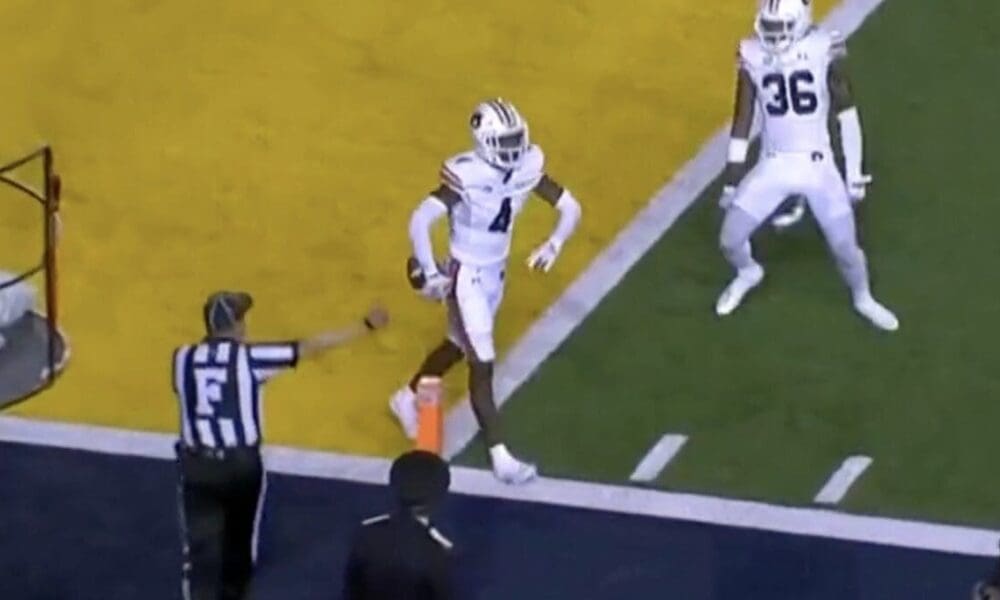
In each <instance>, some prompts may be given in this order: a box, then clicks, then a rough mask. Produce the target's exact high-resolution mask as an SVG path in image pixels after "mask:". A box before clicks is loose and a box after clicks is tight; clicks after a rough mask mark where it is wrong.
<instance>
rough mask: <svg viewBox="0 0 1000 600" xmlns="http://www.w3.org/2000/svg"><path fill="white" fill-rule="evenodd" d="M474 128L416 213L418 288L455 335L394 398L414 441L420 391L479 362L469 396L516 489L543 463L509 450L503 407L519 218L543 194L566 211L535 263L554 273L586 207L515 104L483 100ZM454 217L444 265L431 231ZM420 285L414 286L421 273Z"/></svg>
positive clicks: (498, 465) (499, 465) (502, 471)
mask: <svg viewBox="0 0 1000 600" xmlns="http://www.w3.org/2000/svg"><path fill="white" fill-rule="evenodd" d="M469 125H470V127H471V129H472V138H473V140H474V142H475V149H474V150H472V151H470V152H464V153H462V154H458V155H456V156H453V157H451V158H449V159H448V160H446V161H445V162H444V165H443V166H442V168H441V184H440V186H439V187H438V188H437V189H436V190H435V191H433V192H432V193H431V195H430V196H429V197H428V198H427V199H425V200H424V201H423V202H422V203H421V204H420V205H419V206H418V207H417V209H416V210H415V211H414V212H413V217H412V219H411V221H410V239H411V241H412V242H413V258H412V259H411V261H410V262H411V263H413V264H411V265H408V266H412V267H414V268H415V269H416V270H418V271H419V273H413V272H411V273H410V276H411V283H414V285H415V286H418V287H419V288H420V291H421V293H422V294H423V295H425V296H427V297H428V298H431V299H433V300H445V301H446V302H447V306H448V333H447V336H446V338H445V340H444V341H443V342H441V344H440V345H439V346H438V347H437V348H435V349H434V350H433V351H432V352H431V353H430V354H428V355H427V357H426V358H425V359H424V362H423V364H421V365H420V368H419V369H418V370H417V373H416V374H415V375H414V376H413V378H412V379H411V381H410V383H409V385H407V386H406V387H404V388H402V389H401V390H400V391H398V392H397V393H396V394H395V395H394V396H393V397H392V399H391V400H390V403H389V405H390V408H391V410H392V412H393V413H394V414H395V415H396V417H397V418H398V419H399V421H400V423H401V424H402V426H403V430H404V431H405V432H406V434H407V436H408V437H410V438H414V437H415V436H416V432H417V426H418V423H417V410H416V405H415V393H414V390H415V389H416V384H417V382H418V381H419V380H420V378H421V377H423V376H427V375H433V376H440V375H442V374H444V373H445V372H446V371H448V370H449V369H450V368H451V367H453V366H454V365H455V364H457V363H458V362H459V361H460V360H461V359H462V357H463V356H464V357H465V358H466V359H467V360H468V363H469V397H470V399H471V403H472V408H473V411H474V412H475V414H476V418H477V420H478V421H479V425H480V427H481V428H482V430H483V435H484V436H485V439H486V443H487V445H488V447H489V453H490V459H491V461H492V464H493V472H494V474H495V475H496V476H497V478H499V479H500V480H502V481H505V482H507V483H524V482H526V481H529V480H531V479H533V478H534V477H535V476H536V474H537V473H536V469H535V467H534V465H531V464H527V463H524V462H521V461H520V460H518V459H516V458H514V456H513V455H511V453H510V452H509V451H508V449H507V446H506V445H505V443H504V436H503V433H502V431H501V427H500V414H499V412H498V411H497V408H496V404H495V403H494V401H493V362H494V360H495V358H496V350H495V349H494V346H493V325H494V318H495V315H496V312H497V309H498V308H499V307H500V301H501V299H502V298H503V291H504V271H505V269H506V266H507V255H508V254H509V252H510V244H511V235H512V233H513V226H514V220H515V218H516V217H517V215H518V213H519V212H520V211H521V208H522V207H523V206H524V203H525V201H526V200H527V199H528V197H529V196H530V195H531V194H532V193H535V194H537V195H538V196H539V197H541V198H542V199H543V200H545V201H546V202H548V203H549V204H551V205H552V206H553V207H555V208H556V210H558V211H559V220H558V222H557V224H556V226H555V230H554V231H553V232H552V235H551V236H549V238H548V240H546V241H545V242H544V243H543V244H542V245H541V246H539V247H538V249H537V250H535V251H534V252H533V253H532V254H531V256H530V257H529V259H528V266H529V267H530V268H531V269H534V270H539V271H543V272H547V271H548V270H549V269H551V268H552V265H553V264H554V263H555V261H556V257H558V256H559V252H560V250H561V249H562V247H563V244H565V243H566V240H567V239H569V237H570V236H571V235H572V234H573V231H574V229H575V228H576V225H577V222H578V221H579V219H580V212H581V211H580V204H579V203H578V202H577V201H576V199H575V198H574V197H573V195H572V194H571V193H570V192H569V191H568V190H566V189H565V188H564V187H563V186H561V185H560V184H558V183H557V182H556V181H555V180H553V179H552V178H551V177H549V176H548V175H547V174H546V173H545V156H544V154H543V153H542V150H541V148H539V147H538V146H536V145H534V144H532V143H531V142H530V139H529V136H528V124H527V122H526V121H525V120H524V118H522V117H521V114H520V113H519V112H518V111H517V109H516V108H514V105H513V104H511V103H510V102H507V101H506V100H502V99H496V100H490V101H487V102H483V103H481V104H480V105H479V106H477V107H476V109H475V111H474V112H473V114H472V117H471V119H470V122H469ZM445 215H447V216H448V219H449V224H450V259H449V260H448V261H447V262H446V263H445V265H439V264H438V263H437V262H436V260H435V258H434V251H433V248H432V245H431V234H430V230H431V226H432V225H433V224H434V222H435V221H437V220H438V219H440V218H442V217H444V216H445ZM415 275H418V277H416V279H418V280H419V283H417V282H415V281H414V276H415Z"/></svg>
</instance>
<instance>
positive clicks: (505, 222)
mask: <svg viewBox="0 0 1000 600" xmlns="http://www.w3.org/2000/svg"><path fill="white" fill-rule="evenodd" d="M510 217H511V208H510V198H504V199H503V202H501V203H500V212H498V213H497V216H495V217H493V222H492V223H490V229H489V230H490V231H492V232H494V233H507V231H509V230H510Z"/></svg>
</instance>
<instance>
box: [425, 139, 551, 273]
mask: <svg viewBox="0 0 1000 600" xmlns="http://www.w3.org/2000/svg"><path fill="white" fill-rule="evenodd" d="M544 169H545V155H544V154H543V153H542V150H541V148H539V147H538V146H534V145H533V146H531V147H530V148H529V149H528V151H527V153H526V154H525V155H524V158H523V160H522V161H521V164H520V166H518V167H517V168H516V169H513V170H510V171H508V170H504V169H500V168H497V167H494V166H493V165H491V164H490V163H488V162H486V161H485V160H483V159H482V158H480V157H479V155H478V154H476V153H475V152H465V153H462V154H459V155H456V156H453V157H451V158H449V159H448V160H446V161H445V162H444V165H443V166H442V167H441V182H442V183H443V184H444V185H446V186H448V187H449V188H451V189H452V190H454V191H455V192H457V193H458V194H459V195H460V196H461V197H462V201H461V202H460V203H458V204H456V205H455V206H453V207H452V208H451V211H450V212H449V222H450V235H451V238H450V240H451V256H452V258H454V259H456V260H458V261H459V262H461V263H465V264H469V265H476V266H489V265H495V264H496V263H499V262H503V261H504V260H506V259H507V255H508V254H510V241H511V237H512V234H513V231H514V220H515V219H516V218H517V215H518V214H519V213H520V212H521V209H522V208H523V207H524V202H525V201H526V200H527V199H528V196H530V195H531V192H532V190H534V189H535V186H537V185H538V182H539V181H541V179H542V174H543V173H544V172H545V171H544Z"/></svg>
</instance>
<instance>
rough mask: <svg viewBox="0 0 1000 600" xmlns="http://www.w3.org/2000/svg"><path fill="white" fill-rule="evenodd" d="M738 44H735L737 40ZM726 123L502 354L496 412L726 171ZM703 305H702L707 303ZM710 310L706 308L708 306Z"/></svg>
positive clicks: (845, 20) (839, 16)
mask: <svg viewBox="0 0 1000 600" xmlns="http://www.w3.org/2000/svg"><path fill="white" fill-rule="evenodd" d="M884 1H885V0H842V1H841V3H840V4H839V5H837V7H836V8H834V9H833V10H832V11H830V14H829V15H828V16H827V18H826V19H825V20H824V22H823V24H824V26H825V27H827V28H830V29H836V30H838V31H840V32H842V33H843V34H844V35H847V36H849V35H851V34H852V33H854V32H855V31H857V29H858V28H859V27H860V26H861V24H862V23H863V22H864V20H865V19H866V18H867V17H868V15H870V14H871V13H872V12H874V11H875V9H877V8H878V7H879V6H880V5H881V4H882V3H883V2H884ZM734 42H735V40H734ZM728 141H729V126H728V125H726V126H724V127H722V128H721V129H719V130H718V131H717V132H716V133H715V134H714V135H713V136H712V137H711V138H709V140H708V141H707V142H705V144H704V146H702V147H701V150H699V152H698V154H697V155H695V157H694V158H692V159H691V160H690V161H688V163H687V164H685V165H684V166H683V167H682V168H681V170H680V171H678V172H677V174H676V175H674V177H673V178H672V179H671V180H670V181H669V182H668V183H667V184H666V185H665V186H664V187H663V188H662V189H660V190H659V191H658V192H657V193H656V195H655V196H653V198H652V199H650V201H649V204H648V205H647V206H646V208H644V209H643V210H642V211H640V212H639V214H637V215H636V216H635V218H633V219H632V221H631V222H630V223H629V224H628V226H626V227H625V229H623V230H622V231H621V232H619V234H618V235H617V236H616V237H615V240H614V241H613V242H612V243H611V245H610V246H608V247H607V248H605V249H604V250H603V251H602V252H601V253H600V254H599V255H597V257H596V258H595V259H594V260H593V262H591V263H590V266H588V267H587V269H586V270H585V271H584V272H583V273H581V274H580V276H579V277H577V278H576V280H575V281H574V282H573V283H572V284H571V285H570V286H569V288H567V289H566V291H565V292H564V293H563V294H562V296H560V297H559V299H558V300H556V301H555V303H553V304H552V305H551V306H549V307H548V309H547V310H546V311H545V312H544V313H542V315H541V316H540V317H539V318H538V320H537V321H535V322H534V323H533V324H532V325H531V327H530V328H529V329H528V331H527V332H525V334H524V335H523V336H521V338H520V339H519V340H518V341H517V343H516V344H515V345H514V346H513V347H512V348H511V349H510V351H509V352H508V353H507V354H506V356H505V357H504V359H503V361H502V362H501V363H500V364H499V365H498V366H497V369H496V372H495V375H494V391H495V392H496V402H497V406H498V407H501V406H503V405H504V403H506V402H507V400H509V399H510V397H511V396H512V395H513V394H514V392H515V391H516V390H517V388H519V387H520V386H521V385H522V384H523V383H524V382H525V381H527V380H528V378H529V377H531V375H532V373H534V372H535V370H536V369H537V368H538V367H539V366H540V365H541V364H542V362H543V361H544V360H545V359H546V358H548V357H549V355H551V354H552V353H553V352H555V350H556V349H557V348H558V347H559V346H560V344H562V343H563V342H564V341H565V340H566V339H567V338H568V337H569V335H570V334H571V333H572V332H573V330H574V329H576V328H577V326H579V325H580V323H582V322H583V320H584V319H585V318H587V315H589V314H590V313H591V312H592V311H593V310H594V309H595V308H597V305H598V304H599V303H600V302H601V300H602V299H604V297H605V296H606V295H607V294H608V293H609V292H610V291H611V290H612V289H614V287H615V286H616V285H618V282H620V281H621V280H622V278H623V277H624V276H625V274H626V273H627V272H628V271H629V269H631V268H632V266H633V265H635V263H636V262H638V260H639V259H640V258H642V256H643V255H645V254H646V252H648V251H649V249H650V248H651V247H652V246H653V244H655V243H656V241H657V240H659V239H660V238H661V237H662V236H663V234H665V233H666V232H667V230H668V229H670V227H671V226H673V224H674V222H675V221H677V218H678V217H680V215H681V214H682V213H683V212H684V211H685V210H687V208H688V207H689V206H691V204H693V203H694V201H695V200H696V199H697V198H698V196H699V195H701V192H702V191H703V190H704V189H705V188H706V187H708V185H709V184H711V183H712V180H714V179H715V177H716V176H717V175H718V174H719V172H720V171H721V170H722V168H723V167H724V166H725V157H726V146H727V144H728ZM706 306H707V305H706ZM706 310H708V309H706ZM444 430H445V439H444V456H445V457H446V458H448V459H451V458H454V457H455V456H456V455H458V454H459V453H460V452H461V451H462V450H463V449H465V447H466V446H468V445H469V442H471V441H472V439H473V438H474V437H475V436H476V433H477V432H478V431H479V425H478V423H477V422H476V418H475V415H474V414H473V413H472V406H471V405H470V404H469V397H468V396H467V395H466V396H465V397H463V398H462V400H461V401H460V402H459V403H458V404H456V405H455V407H454V408H452V409H451V410H450V411H449V412H448V415H447V417H446V419H445V427H444Z"/></svg>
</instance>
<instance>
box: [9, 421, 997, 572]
mask: <svg viewBox="0 0 1000 600" xmlns="http://www.w3.org/2000/svg"><path fill="white" fill-rule="evenodd" d="M175 439H176V438H175V437H174V436H171V435H167V434H163V433H149V432H141V431H125V430H121V429H112V428H108V427H97V426H92V425H73V424H67V423H53V422H45V421H33V420H29V419H21V418H17V417H0V441H4V442H17V443H23V444H32V445H38V446H49V447H57V448H68V449H74V450H86V451H91V452H99V453H103V454H115V455H129V456H141V457H147V458H157V459H172V458H173V456H174V454H173V449H172V446H173V443H174V440H175ZM264 460H265V463H266V464H267V470H268V471H270V472H276V473H282V474H287V475H299V476H306V477H317V478H322V479H336V480H344V481H351V482H355V483H366V484H377V485H384V484H385V483H386V482H387V481H388V476H389V475H388V474H389V466H390V461H388V460H386V459H383V458H370V457H358V456H344V455H340V454H334V453H329V452H316V451H307V450H297V449H295V448H287V447H281V446H277V447H268V448H267V449H266V450H265V452H264ZM452 491H454V492H457V493H461V494H467V495H471V496H479V497H485V498H500V499H504V500H511V501H516V502H536V503H541V504H548V505H554V506H564V507H572V508H583V509H591V510H602V511H607V512H614V513H622V514H629V515H639V516H646V517H655V518H663V519H677V520H682V521H694V522H699V523H706V524H709V525H718V526H727V527H738V528H744V529H756V530H763V531H772V532H778V533H787V534H791V535H806V536H815V537H821V538H829V539H837V540H845V541H851V542H865V543H871V544H879V545H884V546H895V547H901V548H912V549H918V550H929V551H935V552H945V553H949V554H962V555H969V556H996V554H997V553H996V548H997V539H998V537H1000V532H997V531H990V530H987V529H976V528H971V527H959V526H953V525H939V524H934V523H921V522H918V521H904V520H900V519H887V518H883V517H869V516H862V515H851V514H844V513H840V512H834V511H831V510H825V509H817V508H793V507H787V506H773V505H769V504H764V503H761V502H749V501H745V500H729V499H725V498H715V497H711V496H701V495H696V494H681V493H674V492H665V491H660V490H651V489H643V488H635V487H625V486H614V485H602V484H594V483H583V482H579V481H568V480H562V479H548V478H542V479H539V480H538V481H536V482H534V483H531V484H529V485H526V486H522V487H515V486H508V485H505V484H502V483H500V482H498V481H497V480H496V479H495V478H494V477H493V474H492V473H490V472H489V471H482V470H477V469H469V468H465V467H453V468H452Z"/></svg>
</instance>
